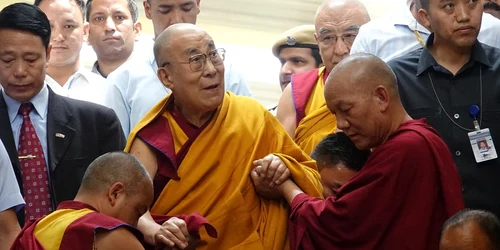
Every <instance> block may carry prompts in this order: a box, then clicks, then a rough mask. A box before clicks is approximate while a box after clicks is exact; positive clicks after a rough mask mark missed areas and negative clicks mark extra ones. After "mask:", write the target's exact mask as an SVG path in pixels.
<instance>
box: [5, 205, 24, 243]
mask: <svg viewBox="0 0 500 250" xmlns="http://www.w3.org/2000/svg"><path fill="white" fill-rule="evenodd" d="M19 231H21V228H20V227H19V222H17V216H16V212H15V210H14V208H9V209H7V210H5V211H2V212H0V249H10V246H11V245H12V243H13V242H14V240H15V239H16V237H17V234H18V233H19Z"/></svg>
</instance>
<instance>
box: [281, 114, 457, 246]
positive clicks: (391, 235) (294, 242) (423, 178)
mask: <svg viewBox="0 0 500 250" xmlns="http://www.w3.org/2000/svg"><path fill="white" fill-rule="evenodd" d="M463 208H464V202H463V199H462V193H461V183H460V179H459V175H458V171H457V169H456V166H455V163H454V161H453V158H452V156H451V154H450V151H449V150H448V147H447V146H446V144H445V143H444V142H443V140H442V139H441V138H440V137H439V135H438V133H437V132H436V131H435V130H434V129H433V128H431V127H429V126H428V125H427V124H426V123H425V121H424V120H418V121H408V122H405V123H403V124H402V125H401V126H400V127H399V129H398V130H397V131H396V132H395V133H394V134H393V135H391V136H390V138H389V139H388V140H387V141H386V142H385V143H383V144H382V145H380V146H379V147H377V148H376V149H375V150H374V151H373V153H372V154H371V156H370V158H369V159H368V161H367V163H366V164H365V166H364V167H363V169H362V170H361V171H360V172H359V173H357V174H356V175H355V176H354V177H353V178H352V179H351V180H350V181H349V182H348V183H346V184H345V185H344V186H343V187H342V188H341V189H340V190H339V194H338V196H337V197H336V198H333V197H329V198H327V199H326V200H321V199H317V198H311V197H309V196H307V195H305V194H300V195H298V196H297V197H295V199H294V200H293V202H292V204H291V214H290V220H289V236H290V246H291V249H292V250H294V249H329V250H336V249H358V250H364V249H366V250H368V249H370V250H371V249H381V250H382V249H383V250H387V249H426V250H437V249H438V248H439V246H438V244H439V236H440V230H441V227H442V225H443V223H444V222H445V220H446V219H448V218H449V217H451V216H452V215H454V214H455V213H456V212H458V211H460V210H461V209H463Z"/></svg>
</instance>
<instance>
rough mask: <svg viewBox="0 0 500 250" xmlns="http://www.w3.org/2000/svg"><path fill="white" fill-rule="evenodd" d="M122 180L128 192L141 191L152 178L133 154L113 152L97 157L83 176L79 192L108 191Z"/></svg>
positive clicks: (95, 192) (97, 192) (149, 183)
mask: <svg viewBox="0 0 500 250" xmlns="http://www.w3.org/2000/svg"><path fill="white" fill-rule="evenodd" d="M117 182H121V183H123V186H124V187H125V192H127V193H131V194H133V193H140V192H141V191H142V190H144V188H145V187H147V186H148V185H151V186H152V180H151V177H150V176H149V173H148V172H147V170H146V169H145V168H144V166H143V165H142V164H141V163H140V162H139V161H138V160H137V159H136V158H135V157H134V156H132V155H130V154H128V153H125V152H112V153H107V154H104V155H102V156H100V157H98V158H97V159H95V160H94V161H93V162H92V163H91V164H90V165H89V167H88V168H87V171H86V172H85V175H84V176H83V180H82V184H81V186H80V190H79V191H78V192H79V193H87V194H99V193H102V192H106V191H107V190H108V188H109V187H110V186H112V185H113V184H114V183H117Z"/></svg>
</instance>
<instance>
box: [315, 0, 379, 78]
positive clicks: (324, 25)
mask: <svg viewBox="0 0 500 250" xmlns="http://www.w3.org/2000/svg"><path fill="white" fill-rule="evenodd" d="M369 21H370V15H369V14H368V11H367V10H366V8H365V6H364V5H363V4H362V3H361V2H360V1H358V0H326V1H325V2H323V4H322V5H321V6H320V7H319V8H318V11H317V12H316V17H315V19H314V26H315V30H316V33H315V34H314V36H315V38H316V40H317V41H318V47H319V52H320V55H321V59H322V60H323V65H325V69H326V71H327V72H330V71H331V70H332V69H333V68H334V67H335V65H337V64H338V63H339V62H340V61H342V59H344V58H345V57H347V56H348V55H349V53H350V51H351V46H352V44H353V43H354V39H355V38H356V36H357V35H358V32H359V28H360V27H361V26H362V25H364V24H365V23H367V22H369Z"/></svg>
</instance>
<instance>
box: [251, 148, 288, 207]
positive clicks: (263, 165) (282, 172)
mask: <svg viewBox="0 0 500 250" xmlns="http://www.w3.org/2000/svg"><path fill="white" fill-rule="evenodd" d="M253 165H254V166H255V168H254V169H253V170H252V172H251V173H250V176H251V179H252V182H253V184H254V186H255V190H256V191H257V193H258V194H259V195H261V196H262V197H264V198H266V199H279V198H281V197H283V195H282V194H281V191H280V187H281V184H283V183H284V182H285V181H286V180H288V178H290V170H288V168H287V166H286V165H285V163H284V162H283V161H282V160H281V158H279V157H278V156H276V155H273V154H270V155H267V156H266V157H264V158H262V159H259V160H255V161H254V162H253Z"/></svg>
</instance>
